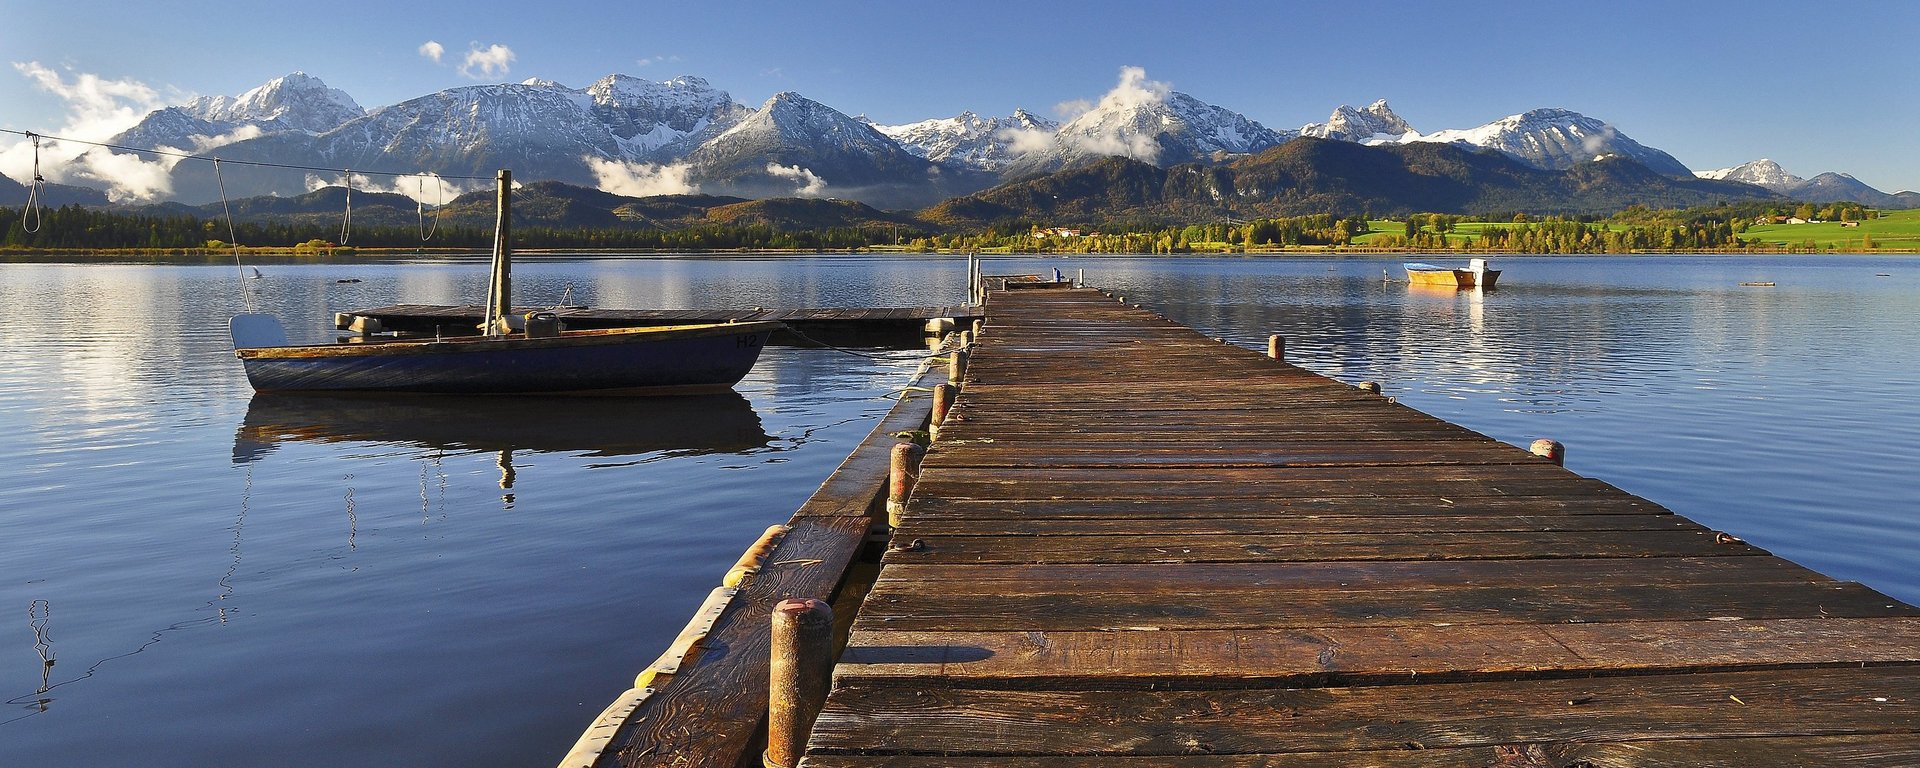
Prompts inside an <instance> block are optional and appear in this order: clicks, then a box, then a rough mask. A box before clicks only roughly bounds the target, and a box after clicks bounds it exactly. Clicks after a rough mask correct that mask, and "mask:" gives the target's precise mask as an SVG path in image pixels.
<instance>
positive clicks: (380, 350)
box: [234, 320, 786, 360]
mask: <svg viewBox="0 0 1920 768" xmlns="http://www.w3.org/2000/svg"><path fill="white" fill-rule="evenodd" d="M784 327H786V324H785V323H782V322H780V321H777V320H754V321H749V322H744V323H704V324H699V325H666V326H656V327H651V328H594V329H586V330H578V331H561V332H560V335H558V336H537V337H531V338H529V337H528V336H526V335H525V334H524V333H517V334H510V335H507V336H459V337H454V338H438V339H398V340H393V341H381V342H372V343H364V344H301V345H293V346H284V347H250V348H247V349H237V350H234V355H235V356H236V357H238V358H240V359H241V360H302V359H316V358H333V357H375V356H400V355H440V354H455V353H461V352H475V351H480V350H479V349H478V348H476V346H475V345H500V344H501V343H502V342H511V344H510V345H508V346H505V347H502V350H503V351H504V350H505V349H513V350H530V349H553V348H562V347H593V346H608V345H613V344H621V343H626V342H630V341H634V340H635V339H633V338H632V337H635V336H646V337H648V338H647V339H646V340H648V341H674V340H678V339H697V338H706V337H710V336H722V335H728V334H740V333H759V332H762V331H774V330H779V329H780V328H784Z"/></svg>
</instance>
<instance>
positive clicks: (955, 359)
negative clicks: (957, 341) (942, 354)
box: [947, 349, 967, 384]
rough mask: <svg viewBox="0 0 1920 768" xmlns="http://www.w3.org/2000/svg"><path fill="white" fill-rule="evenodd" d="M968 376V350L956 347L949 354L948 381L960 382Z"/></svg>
mask: <svg viewBox="0 0 1920 768" xmlns="http://www.w3.org/2000/svg"><path fill="white" fill-rule="evenodd" d="M966 378H967V351H966V350H964V349H956V350H954V351H953V353H952V354H949V355H947V381H950V382H953V383H954V384H959V383H960V382H962V381H964V380H965V379H966Z"/></svg>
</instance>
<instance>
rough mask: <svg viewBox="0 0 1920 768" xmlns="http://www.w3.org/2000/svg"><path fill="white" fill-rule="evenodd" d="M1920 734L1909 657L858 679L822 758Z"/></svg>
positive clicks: (1915, 675) (821, 749) (834, 700)
mask: <svg viewBox="0 0 1920 768" xmlns="http://www.w3.org/2000/svg"><path fill="white" fill-rule="evenodd" d="M1916 732H1920V668H1916V667H1912V666H1893V667H1870V668H1865V669H1859V668H1853V669H1796V670H1770V671H1762V672H1721V673H1707V674H1678V675H1651V676H1630V677H1606V678H1592V679H1549V680H1518V681H1500V682H1469V683H1452V684H1444V685H1385V686H1366V687H1352V688H1312V689H1286V690H1274V689H1253V690H1203V691H1178V690H1176V691H1135V690H1122V691H1007V690H983V689H966V688H961V689H939V688H926V687H893V686H885V685H881V686H865V685H846V686H842V687H839V688H837V689H836V690H835V691H834V692H833V694H832V695H831V696H829V697H828V706H827V708H826V710H825V711H823V712H822V713H821V715H820V719H819V720H818V721H817V722H816V723H815V724H814V732H813V739H812V741H811V742H810V751H811V753H812V754H815V755H825V754H837V753H848V752H853V753H861V752H864V753H882V754H884V753H913V754H923V755H949V756H952V755H977V754H995V753H999V754H1013V755H1089V756H1091V755H1191V754H1203V753H1204V754H1282V753H1291V752H1330V751H1335V750H1389V749H1434V748H1448V747H1475V746H1479V747H1492V746H1499V745H1511V744H1536V743H1555V742H1570V741H1580V742H1607V741H1623V740H1632V741H1648V740H1667V739H1711V738H1725V737H1736V738H1754V737H1786V736H1836V735H1869V734H1914V733H1916ZM1764 763H1765V761H1764V760H1763V761H1761V764H1764Z"/></svg>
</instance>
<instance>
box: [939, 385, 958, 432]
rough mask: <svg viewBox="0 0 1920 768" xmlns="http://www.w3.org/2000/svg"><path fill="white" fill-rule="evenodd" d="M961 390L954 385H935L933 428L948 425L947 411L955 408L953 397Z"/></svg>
mask: <svg viewBox="0 0 1920 768" xmlns="http://www.w3.org/2000/svg"><path fill="white" fill-rule="evenodd" d="M959 389H960V388H959V387H956V386H954V385H952V384H935V385H933V418H932V424H933V426H936V427H938V426H940V425H942V424H945V423H947V411H949V410H952V408H953V395H954V393H955V392H957V391H958V390H959Z"/></svg>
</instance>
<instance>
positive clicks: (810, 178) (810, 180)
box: [767, 163, 827, 197]
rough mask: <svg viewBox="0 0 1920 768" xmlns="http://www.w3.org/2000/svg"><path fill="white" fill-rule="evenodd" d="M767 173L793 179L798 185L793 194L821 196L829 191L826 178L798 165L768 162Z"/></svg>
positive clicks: (775, 176)
mask: <svg viewBox="0 0 1920 768" xmlns="http://www.w3.org/2000/svg"><path fill="white" fill-rule="evenodd" d="M767 175H769V176H773V177H774V178H780V179H787V180H789V181H792V182H793V183H794V184H795V186H796V188H795V189H794V190H793V194H794V195H795V196H798V197H819V196H820V195H821V194H822V193H824V192H826V191H827V180H826V179H823V178H820V177H819V176H816V175H814V173H813V171H810V170H807V169H805V168H802V167H800V166H797V165H781V164H779V163H767Z"/></svg>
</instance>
